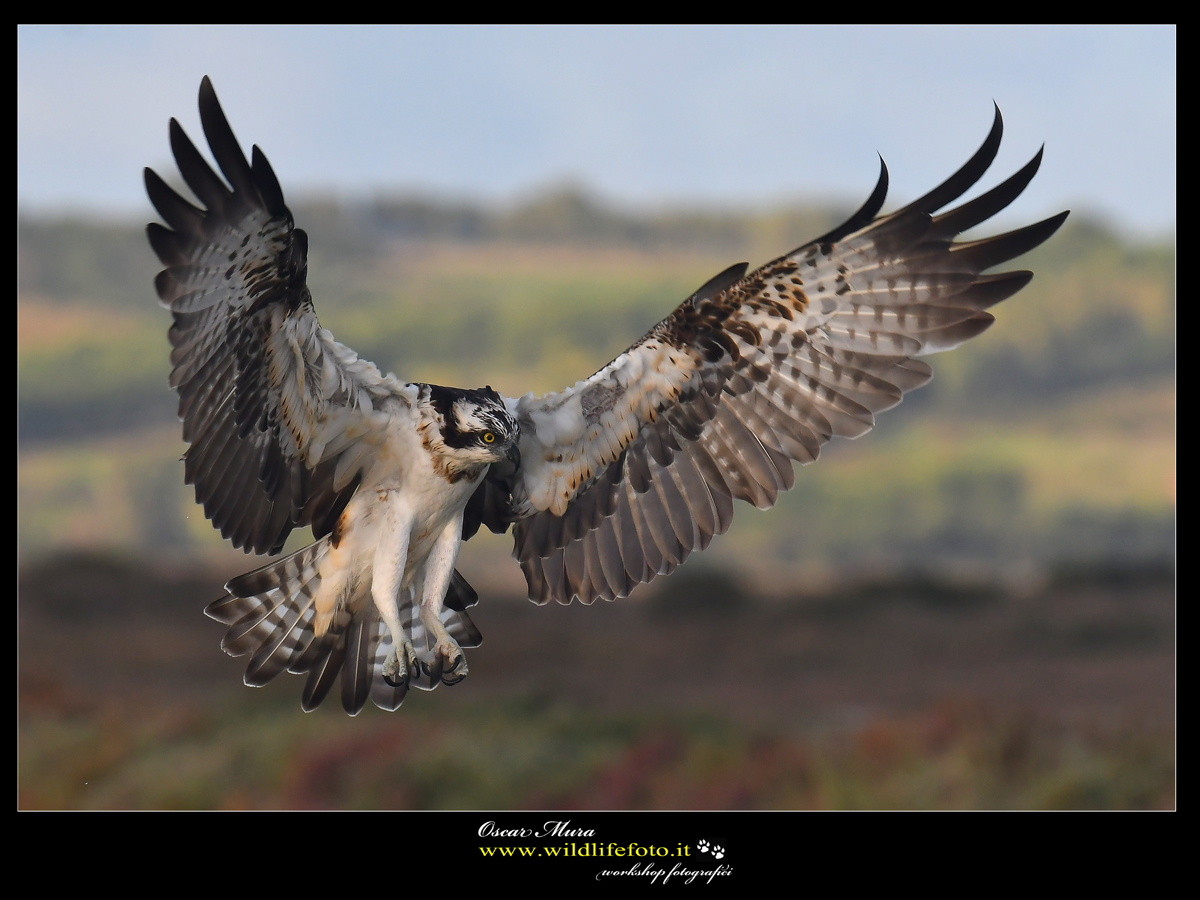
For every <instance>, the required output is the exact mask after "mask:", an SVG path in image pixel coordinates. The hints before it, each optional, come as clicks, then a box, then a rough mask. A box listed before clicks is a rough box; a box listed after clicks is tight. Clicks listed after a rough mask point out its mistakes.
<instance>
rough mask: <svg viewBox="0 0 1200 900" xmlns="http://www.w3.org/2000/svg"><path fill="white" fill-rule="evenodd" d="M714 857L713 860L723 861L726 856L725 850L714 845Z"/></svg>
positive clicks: (718, 845)
mask: <svg viewBox="0 0 1200 900" xmlns="http://www.w3.org/2000/svg"><path fill="white" fill-rule="evenodd" d="M712 855H713V859H723V858H724V856H725V848H724V847H722V846H721V845H720V844H713V848H712Z"/></svg>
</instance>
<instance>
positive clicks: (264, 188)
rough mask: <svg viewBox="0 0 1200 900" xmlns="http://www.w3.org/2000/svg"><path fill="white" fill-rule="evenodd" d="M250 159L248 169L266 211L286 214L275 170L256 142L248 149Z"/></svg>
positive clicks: (272, 213)
mask: <svg viewBox="0 0 1200 900" xmlns="http://www.w3.org/2000/svg"><path fill="white" fill-rule="evenodd" d="M250 160H251V163H250V171H251V173H252V174H253V176H254V183H255V184H256V185H257V186H258V194H259V196H260V197H262V200H263V203H264V204H266V207H267V211H268V212H270V213H271V215H273V216H282V215H286V214H287V213H288V208H287V204H286V203H284V202H283V188H281V187H280V186H279V179H278V178H277V177H276V176H275V170H274V169H272V168H271V164H270V163H269V162H268V161H267V155H266V154H265V153H263V152H262V150H261V149H259V146H258V144H255V145H254V148H253V149H252V150H251V151H250Z"/></svg>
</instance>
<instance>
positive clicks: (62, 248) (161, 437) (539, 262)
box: [17, 192, 1175, 575]
mask: <svg viewBox="0 0 1200 900" xmlns="http://www.w3.org/2000/svg"><path fill="white" fill-rule="evenodd" d="M834 218H835V216H834V215H833V214H832V213H830V212H822V211H816V212H805V211H797V212H781V213H777V214H770V215H768V214H762V215H732V214H730V215H720V214H715V213H701V212H695V213H674V214H662V215H658V216H643V217H636V216H630V215H624V214H619V213H615V212H612V211H608V210H604V209H602V208H600V207H598V206H596V205H595V204H592V203H589V202H588V201H587V200H586V199H585V198H583V197H581V196H579V195H578V194H574V193H570V192H563V193H560V194H556V195H552V196H549V197H546V198H544V199H542V200H540V201H538V202H535V203H532V204H530V205H528V206H526V207H523V208H521V209H517V210H513V211H509V212H489V211H486V210H482V209H479V208H474V207H469V206H457V207H456V206H448V205H444V204H440V205H439V204H437V203H432V202H424V201H416V200H409V201H387V202H382V201H381V202H379V203H376V204H374V205H370V206H362V207H353V208H347V207H339V206H336V205H334V204H310V205H309V206H306V207H301V208H299V209H298V210H297V220H298V222H299V224H301V225H302V226H304V227H306V228H308V229H309V231H310V233H311V235H312V247H313V256H312V261H311V275H310V283H311V285H312V288H313V293H314V295H315V296H316V298H317V303H318V310H319V312H320V315H321V318H322V321H323V323H324V324H325V325H327V326H328V327H330V328H331V329H332V330H333V332H334V333H335V334H336V335H337V336H338V338H339V339H340V340H342V341H344V342H345V343H347V344H349V345H351V346H353V347H355V348H356V349H357V350H358V351H359V352H360V353H361V354H362V355H363V356H365V357H367V358H370V359H374V360H375V361H376V362H378V363H379V364H380V365H381V367H383V368H384V369H389V370H392V371H396V372H398V373H401V374H402V375H404V376H405V377H407V378H412V379H415V380H425V381H432V382H437V383H445V384H461V385H476V384H484V383H489V384H492V385H493V386H494V387H496V388H498V389H499V390H502V391H504V392H506V393H509V394H510V395H512V394H520V393H523V392H524V391H526V390H533V391H535V392H538V393H540V392H544V391H547V390H555V389H558V388H561V387H562V386H564V385H566V384H570V383H573V382H574V381H576V380H577V379H579V378H582V377H585V376H586V375H588V374H589V373H591V372H592V371H594V370H595V369H596V368H598V367H599V366H601V365H603V364H604V363H605V362H607V361H608V360H609V359H611V358H612V357H613V356H614V355H616V354H617V353H619V352H620V351H621V350H623V349H624V348H625V347H626V346H628V345H629V344H630V343H631V342H632V341H633V340H635V339H636V338H637V337H638V336H640V335H641V334H642V333H644V331H645V330H646V328H648V327H649V326H650V325H652V324H653V323H654V322H655V321H657V320H658V319H659V318H661V317H662V316H663V315H665V314H666V313H667V312H668V311H669V310H670V309H671V308H673V307H674V305H675V304H676V303H678V302H679V300H680V299H681V298H683V297H685V296H686V295H687V294H688V293H690V292H691V291H692V290H693V289H694V288H695V287H696V286H697V285H699V284H700V283H701V282H702V281H704V280H705V279H706V278H707V277H708V276H709V275H711V274H712V273H713V272H714V271H717V270H719V269H720V268H722V267H724V266H725V265H727V264H728V263H729V262H730V261H732V260H735V259H748V260H750V261H751V262H752V263H755V264H756V263H759V262H762V261H763V260H764V259H767V258H769V257H770V256H773V255H776V254H777V253H779V252H780V251H782V250H784V249H787V248H789V247H791V246H793V245H795V244H797V243H800V242H801V241H802V240H804V239H805V238H807V237H811V236H813V235H815V234H818V233H820V231H821V230H823V229H824V228H826V227H827V226H828V225H829V223H830V222H831V221H832V220H833V219H834ZM18 261H19V281H18V289H19V296H18V365H17V374H18V401H19V402H18V427H19V440H20V447H21V456H20V465H19V467H18V495H19V514H18V531H19V535H20V540H21V548H22V554H23V555H25V556H28V555H30V554H35V555H36V554H39V553H42V552H45V551H47V550H50V549H53V548H55V547H64V546H76V547H78V546H105V547H109V548H114V549H122V550H126V551H136V550H143V551H144V550H148V549H151V548H153V549H155V550H158V551H162V550H170V551H173V552H177V553H183V554H188V553H196V552H201V553H209V552H215V551H216V550H217V548H219V546H220V541H219V537H218V536H217V535H216V534H215V533H214V532H212V530H211V529H209V528H208V526H207V525H206V523H205V522H204V520H203V518H202V516H201V515H200V511H199V510H198V509H196V508H195V507H193V506H192V503H191V500H190V490H189V489H187V488H185V487H184V486H183V485H182V483H181V482H182V477H181V475H182V472H181V466H180V465H179V464H178V462H177V461H178V459H179V457H180V455H181V454H182V452H183V450H184V449H185V448H184V446H183V445H182V443H180V442H179V440H178V438H177V435H178V430H177V429H178V426H177V425H176V424H174V398H173V395H172V394H171V392H170V391H169V390H168V388H167V386H166V376H167V372H168V363H167V352H168V346H167V342H166V340H165V335H164V332H165V329H166V326H167V324H168V322H169V317H168V315H167V313H166V312H165V311H163V310H162V309H161V308H160V307H159V306H158V305H157V304H156V303H155V302H154V300H153V294H152V285H151V282H152V278H153V274H154V272H155V270H156V264H155V262H154V261H153V260H152V258H151V254H150V253H149V251H148V249H147V248H146V247H145V245H144V237H143V234H142V230H141V228H138V227H134V226H119V225H103V224H97V223H84V222H31V221H22V222H21V223H20V225H19V233H18ZM1022 266H1027V267H1029V268H1031V269H1033V270H1034V271H1035V272H1036V273H1037V276H1036V277H1035V279H1034V280H1033V282H1032V284H1031V285H1030V286H1029V287H1028V288H1026V289H1025V290H1024V291H1022V292H1021V293H1020V294H1018V295H1017V296H1016V297H1014V298H1012V299H1011V300H1009V301H1007V302H1006V303H1004V304H1003V305H1002V306H1001V307H1000V308H999V309H998V310H997V314H998V316H997V318H998V320H997V323H996V325H995V327H993V328H992V329H991V330H990V331H989V332H988V333H987V334H986V335H984V336H983V337H981V338H979V339H978V340H976V341H973V342H971V344H970V345H969V346H968V347H966V348H964V349H963V350H961V351H958V352H954V353H949V354H944V355H942V356H940V357H938V358H936V359H935V360H933V362H934V367H935V371H936V378H935V380H934V383H933V384H932V385H931V386H929V387H928V388H926V389H924V390H922V391H919V392H917V393H915V394H914V395H912V396H911V397H909V398H908V399H907V400H906V401H905V403H904V404H902V405H901V407H900V408H899V409H897V410H895V411H892V412H889V413H885V414H883V416H881V420H880V427H879V428H878V429H877V431H876V432H873V433H872V434H870V435H869V436H867V437H865V438H864V439H862V440H860V441H858V442H855V443H845V442H835V443H834V444H833V445H831V446H830V447H829V448H827V451H826V454H825V458H823V459H822V461H821V462H820V463H819V464H817V465H816V466H813V467H808V468H804V469H799V470H798V471H797V487H796V490H795V491H793V492H792V493H790V494H787V495H784V496H783V497H782V498H781V500H780V503H779V505H778V506H777V507H776V508H775V509H774V510H771V511H770V512H769V513H767V514H765V515H764V514H757V515H749V514H747V513H748V510H747V511H746V512H743V513H742V514H740V515H739V516H738V518H737V521H736V523H735V526H734V529H733V532H732V533H731V534H730V535H729V536H728V537H727V538H725V539H722V540H719V541H717V542H716V544H715V546H714V550H713V551H710V553H713V554H714V556H715V558H717V559H724V560H725V561H727V562H731V563H733V564H735V565H736V564H741V565H743V567H745V568H750V569H753V568H755V565H756V563H755V562H754V561H755V560H757V559H759V558H760V557H761V555H762V554H763V553H764V552H765V553H766V554H767V555H768V557H769V558H771V559H772V560H773V562H774V564H776V565H777V566H781V567H785V568H786V567H787V566H796V567H798V569H797V572H798V573H800V574H807V575H812V574H813V573H815V572H817V571H818V570H820V569H821V568H822V567H825V568H828V567H832V568H833V569H843V568H846V567H850V568H854V567H862V566H866V567H868V568H870V567H875V566H878V567H882V568H885V569H895V568H901V569H911V568H923V567H928V566H931V565H939V564H942V563H944V562H946V561H954V560H957V561H960V562H961V561H967V562H972V563H974V564H983V565H987V566H991V567H993V568H996V567H1010V566H1014V565H1015V566H1018V567H1019V566H1020V565H1021V564H1024V563H1030V562H1032V563H1034V564H1036V565H1044V564H1053V563H1054V562H1055V561H1062V560H1074V561H1086V560H1088V559H1111V558H1124V559H1128V560H1130V561H1131V562H1136V561H1138V560H1143V561H1144V560H1159V561H1161V560H1164V559H1169V558H1170V556H1171V554H1172V551H1173V534H1174V525H1173V521H1174V470H1175V451H1174V409H1175V407H1174V366H1175V357H1174V333H1175V329H1174V321H1175V316H1174V295H1173V291H1174V255H1173V252H1172V251H1171V248H1169V247H1133V246H1129V245H1126V244H1123V243H1121V242H1120V241H1119V240H1118V239H1117V238H1116V237H1115V236H1114V235H1112V234H1111V233H1109V232H1108V231H1106V230H1104V229H1103V228H1101V227H1100V226H1098V225H1096V224H1094V223H1091V222H1088V221H1087V220H1086V219H1078V218H1073V219H1071V220H1069V221H1068V223H1067V225H1066V226H1065V227H1064V229H1063V230H1062V232H1061V233H1060V234H1058V235H1056V236H1055V237H1054V239H1053V240H1051V241H1050V242H1049V243H1048V244H1046V245H1044V246H1043V247H1041V248H1039V249H1038V250H1036V251H1035V252H1034V253H1032V254H1030V256H1029V257H1028V258H1027V259H1024V260H1019V261H1017V263H1016V264H1015V265H1014V267H1015V268H1016V267H1022ZM297 540H299V538H297ZM747 560H749V563H748V564H747Z"/></svg>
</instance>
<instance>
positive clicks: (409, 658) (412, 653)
mask: <svg viewBox="0 0 1200 900" xmlns="http://www.w3.org/2000/svg"><path fill="white" fill-rule="evenodd" d="M404 660H405V663H406V665H405V668H406V669H407V670H408V677H409V678H410V679H413V680H416V679H417V678H420V677H421V663H420V660H418V659H417V651H416V650H414V649H413V645H412V641H405V642H404Z"/></svg>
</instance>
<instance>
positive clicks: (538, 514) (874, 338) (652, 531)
mask: <svg viewBox="0 0 1200 900" xmlns="http://www.w3.org/2000/svg"><path fill="white" fill-rule="evenodd" d="M1002 132H1003V121H1002V119H1001V117H1000V111H999V109H997V110H996V114H995V119H994V122H993V126H992V130H991V132H990V134H989V135H988V137H987V140H985V141H984V143H983V145H982V146H981V147H980V148H979V150H978V151H977V152H976V154H975V155H974V156H973V157H972V158H971V159H970V160H969V161H968V162H967V163H966V164H965V165H964V166H963V167H962V168H961V169H960V170H959V171H958V172H956V173H955V174H954V175H952V176H951V177H950V178H949V179H948V180H947V181H946V182H944V183H943V184H942V185H940V186H939V187H937V188H935V189H934V190H933V191H931V192H930V193H928V194H926V195H925V196H924V197H921V198H920V199H918V200H916V201H914V202H913V203H911V204H909V205H908V206H906V207H904V208H902V209H900V210H898V211H896V212H894V213H891V214H890V215H886V216H883V217H881V218H875V216H876V213H878V211H879V209H880V208H881V207H882V204H883V200H884V196H885V194H886V190H887V168H886V166H881V174H880V178H879V184H878V185H877V186H876V189H875V191H874V192H873V193H872V195H871V197H870V198H869V199H868V201H867V203H865V204H864V205H863V207H862V209H860V210H859V211H858V212H856V213H855V214H854V215H853V216H851V218H850V219H849V220H848V221H847V222H846V223H845V224H844V225H843V226H841V227H839V228H837V229H834V230H833V231H832V232H830V233H829V234H827V235H824V236H822V237H821V238H819V239H817V240H816V241H813V242H811V243H809V244H806V245H804V246H802V247H800V248H798V249H796V250H794V251H793V252H791V253H789V254H787V255H786V256H782V257H780V258H779V259H776V260H774V261H773V262H771V263H768V264H767V265H765V266H763V267H762V268H760V269H758V270H756V271H754V272H751V273H749V274H745V265H744V264H739V265H738V266H734V267H732V268H730V269H728V270H726V271H725V272H722V273H721V274H720V275H718V276H716V277H715V278H713V279H712V280H711V281H709V282H708V283H707V284H705V285H704V286H703V287H702V288H701V289H700V290H698V291H697V292H696V293H695V294H693V295H692V296H691V297H689V298H688V299H687V300H686V301H684V303H683V304H681V305H680V306H679V307H678V308H677V309H676V310H675V311H674V312H673V313H671V315H670V316H668V317H667V318H666V319H664V320H663V321H662V322H660V323H659V324H658V325H657V326H655V327H654V328H653V329H651V331H650V333H649V334H647V335H646V336H645V337H644V338H643V339H642V340H641V341H640V342H639V343H637V344H635V345H634V346H633V347H631V348H630V349H629V350H628V351H626V352H625V353H623V354H622V355H621V356H619V357H617V359H616V360H614V361H613V362H612V363H610V364H609V365H608V366H606V367H604V368H603V369H601V370H600V371H599V372H597V373H596V374H595V375H593V376H592V377H591V378H589V379H587V380H586V381H582V382H580V383H578V384H577V385H575V386H574V387H573V388H569V389H567V390H566V391H563V392H561V393H558V394H550V395H547V396H545V397H539V398H535V397H533V396H532V395H526V396H525V397H523V398H521V400H520V401H518V404H517V409H518V412H519V414H520V416H521V426H522V438H521V454H522V459H523V460H525V461H526V463H525V464H523V465H522V468H521V471H520V472H519V473H517V477H516V478H515V480H514V484H513V500H514V506H515V508H516V510H517V514H518V517H519V518H518V521H517V522H516V525H515V527H514V529H513V532H514V556H516V558H517V559H518V560H519V561H520V563H521V568H522V571H523V572H524V573H525V576H526V580H527V581H528V584H529V596H530V599H531V600H534V601H535V602H538V603H545V602H547V601H548V600H550V599H554V600H557V601H558V602H560V603H570V602H571V600H573V599H579V600H581V601H582V602H584V603H591V602H593V601H594V600H596V599H597V598H600V597H602V598H604V599H608V600H611V599H613V598H615V597H623V596H626V595H627V594H628V593H629V592H630V591H631V590H632V589H633V588H634V587H636V586H637V585H638V584H642V583H645V582H648V581H650V580H652V579H653V578H654V577H656V576H657V575H661V574H665V573H667V572H670V571H671V570H672V569H674V567H675V566H677V565H679V564H680V563H682V562H683V561H684V560H685V559H686V558H687V557H688V555H689V554H690V553H692V552H693V551H694V550H701V549H704V547H706V546H707V545H708V543H709V541H711V540H712V537H713V536H714V535H716V534H721V533H723V532H724V531H725V530H727V529H728V528H729V526H730V523H731V520H732V507H731V502H732V500H734V499H736V500H745V501H747V502H748V503H751V504H753V505H754V506H756V507H758V508H760V509H765V508H767V507H770V506H772V505H773V504H774V503H775V501H776V499H777V498H778V495H779V493H780V492H782V491H785V490H788V489H790V488H791V486H792V484H793V481H794V473H793V470H792V463H793V461H795V462H800V463H802V464H804V463H810V462H812V461H814V460H815V459H816V458H817V456H818V455H819V453H820V449H821V446H822V445H823V444H824V443H826V442H827V441H829V440H830V439H831V438H833V437H834V436H839V437H845V438H851V439H853V438H857V437H859V436H861V435H863V434H865V433H866V432H867V431H869V430H870V429H871V428H872V427H874V424H875V414H876V413H879V412H882V411H883V410H886V409H890V408H891V407H893V406H895V405H896V404H897V403H899V402H900V400H901V398H902V397H903V395H904V394H905V393H906V392H907V391H910V390H913V389H915V388H918V387H920V386H921V385H923V384H925V383H926V382H928V381H929V379H930V377H931V376H932V370H931V369H930V368H929V366H928V365H927V364H926V363H925V362H924V361H922V360H920V359H917V358H916V357H919V356H923V355H927V354H930V353H937V352H941V351H943V350H949V349H951V348H953V347H956V346H958V344H960V343H962V342H963V341H965V340H968V339H970V338H972V337H974V336H976V335H978V334H979V333H980V332H982V331H984V330H985V329H986V328H987V327H988V326H989V325H991V323H992V322H993V321H994V320H993V317H992V316H991V315H990V314H989V313H988V312H986V310H987V309H988V308H990V307H992V306H994V305H995V304H996V303H999V302H1000V301H1001V300H1004V299H1005V298H1007V297H1009V296H1011V295H1012V294H1014V293H1016V292H1017V291H1018V290H1020V289H1021V288H1022V287H1024V286H1025V285H1026V284H1027V283H1028V282H1029V279H1030V278H1031V277H1032V274H1031V273H1029V272H1024V271H1015V272H1002V273H998V274H993V275H983V274H981V273H982V272H983V270H985V269H988V268H990V267H992V266H995V265H998V264H1000V263H1002V262H1004V261H1006V260H1009V259H1012V258H1013V257H1015V256H1019V255H1020V254H1022V253H1025V252H1026V251H1028V250H1030V249H1032V248H1033V247H1036V246H1037V245H1038V244H1040V243H1042V242H1043V241H1044V240H1046V239H1047V238H1048V237H1050V235H1052V234H1053V233H1054V232H1055V230H1057V228H1058V227H1059V226H1060V225H1061V224H1062V222H1063V220H1064V219H1065V218H1066V216H1067V214H1066V213H1062V214H1060V215H1057V216H1054V217H1052V218H1050V219H1047V220H1045V221H1043V222H1039V223H1037V224H1035V225H1030V226H1028V227H1026V228H1021V229H1018V230H1016V231H1013V232H1009V233H1007V234H1001V235H998V236H995V237H991V238H985V239H982V240H978V241H971V242H966V243H957V244H956V243H954V242H953V238H954V237H955V236H956V235H957V234H959V233H961V232H962V231H965V230H966V229H968V228H971V227H974V226H975V225H978V224H979V223H980V222H982V221H984V220H985V219H987V218H989V217H990V216H992V215H994V214H995V213H996V212H998V211H1000V210H1001V209H1003V208H1004V207H1006V206H1007V205H1008V204H1009V203H1011V202H1012V201H1013V200H1014V199H1015V198H1016V197H1017V196H1018V195H1019V194H1020V193H1021V191H1022V190H1024V188H1025V186H1026V185H1027V184H1028V183H1029V181H1030V180H1031V179H1032V178H1033V175H1034V174H1035V173H1036V172H1037V169H1038V165H1039V164H1040V161H1041V157H1042V153H1041V151H1040V150H1039V151H1038V153H1037V155H1036V156H1034V158H1033V159H1032V160H1030V162H1029V163H1028V164H1027V165H1026V166H1024V167H1023V168H1022V169H1021V170H1020V171H1019V172H1017V173H1016V174H1015V175H1013V176H1012V177H1011V178H1009V179H1007V180H1006V181H1004V182H1003V183H1001V184H1000V185H998V186H997V187H995V188H993V189H992V190H990V191H988V192H987V193H985V194H983V195H981V196H980V197H978V198H976V199H975V200H972V201H970V202H968V203H965V204H963V205H962V206H960V207H957V208H956V209H952V210H950V211H948V212H945V213H942V214H940V215H937V216H934V215H932V214H933V213H934V212H936V211H937V210H938V209H940V208H941V207H943V206H945V205H946V204H948V203H950V202H952V201H953V200H955V199H956V198H957V197H959V196H961V195H962V194H963V193H964V192H965V191H966V190H967V189H968V188H970V187H971V186H972V185H973V184H974V183H975V182H976V181H978V179H979V178H980V177H981V176H982V175H983V173H984V171H986V169H987V168H988V166H989V165H990V164H991V162H992V160H993V158H994V157H995V155H996V151H997V149H998V147H999V145H1000V137H1001V134H1002ZM599 393H603V394H604V395H605V397H606V398H607V411H606V412H604V413H603V414H602V415H601V416H599V417H598V419H595V420H593V418H592V416H590V415H588V413H587V398H588V397H589V396H591V395H595V394H599ZM598 431H604V432H605V433H606V434H607V435H609V436H612V435H617V436H620V435H629V436H630V437H629V438H628V439H619V446H618V447H617V448H616V450H615V452H614V450H613V449H612V448H611V446H610V445H609V444H607V443H606V442H605V441H603V440H598V439H597V432H598Z"/></svg>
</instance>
